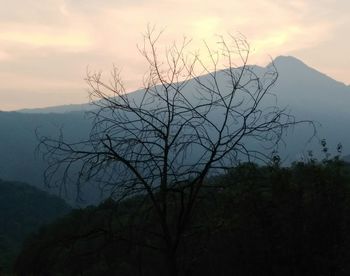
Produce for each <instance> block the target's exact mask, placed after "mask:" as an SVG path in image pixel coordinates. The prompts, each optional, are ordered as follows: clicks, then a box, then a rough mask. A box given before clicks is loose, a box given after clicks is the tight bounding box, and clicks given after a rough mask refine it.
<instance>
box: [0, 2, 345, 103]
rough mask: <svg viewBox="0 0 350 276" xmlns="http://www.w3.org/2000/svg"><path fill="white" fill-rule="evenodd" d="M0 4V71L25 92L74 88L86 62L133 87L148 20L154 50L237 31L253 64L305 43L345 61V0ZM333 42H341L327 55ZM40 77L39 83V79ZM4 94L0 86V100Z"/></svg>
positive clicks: (304, 47)
mask: <svg viewBox="0 0 350 276" xmlns="http://www.w3.org/2000/svg"><path fill="white" fill-rule="evenodd" d="M0 1H1V0H0ZM1 4H2V8H1V9H0V70H1V73H2V74H9V75H11V76H12V77H11V78H12V79H13V81H14V83H19V82H18V81H17V82H16V81H15V79H16V76H17V78H18V79H19V80H20V79H21V78H23V77H25V79H26V80H28V81H26V83H27V88H26V86H24V87H22V86H21V89H28V90H30V91H44V90H50V89H51V91H56V90H57V89H56V90H55V89H54V87H55V86H57V87H60V89H61V90H62V91H65V93H66V92H67V93H68V91H69V90H70V89H71V90H72V91H73V90H74V91H75V90H76V87H77V84H78V83H79V85H80V84H81V82H82V78H83V75H84V72H85V68H86V66H87V65H90V67H91V68H94V69H97V70H98V69H104V70H107V69H108V68H110V67H111V65H112V63H115V64H117V65H119V66H120V67H121V68H122V69H123V73H124V74H123V75H124V76H125V79H126V84H127V85H128V87H129V89H130V90H131V89H134V88H138V85H137V83H138V82H139V80H141V79H142V76H143V72H144V70H145V69H146V67H145V63H144V60H143V58H142V57H140V55H139V53H138V50H137V47H136V44H137V43H142V32H143V31H144V30H145V28H146V26H147V24H148V23H151V24H156V25H157V26H158V27H159V28H163V27H165V33H164V35H163V37H162V39H161V41H160V45H159V50H160V51H164V49H165V47H166V45H168V44H169V43H172V42H173V41H174V40H181V39H182V37H183V35H186V36H187V37H192V38H193V43H192V46H191V47H192V48H191V49H193V50H194V49H197V48H201V47H202V46H203V43H202V40H203V39H205V40H206V41H208V43H209V44H210V45H215V42H216V41H217V37H216V36H215V35H216V34H225V33H226V32H230V33H233V34H236V33H237V32H240V33H242V34H244V35H245V36H246V37H247V39H248V41H249V42H250V44H251V47H252V49H253V51H252V56H251V62H252V63H258V64H264V62H267V60H268V58H269V55H271V56H277V55H280V54H290V53H297V54H298V55H299V56H303V53H309V52H310V51H311V49H312V50H313V51H314V52H317V53H322V51H327V52H328V53H326V54H327V55H333V59H334V60H337V59H339V60H341V59H343V60H344V55H345V53H344V51H345V52H346V49H347V48H349V46H350V45H349V43H350V39H349V38H347V37H346V36H345V33H347V32H348V30H347V29H348V28H349V24H350V19H349V16H348V10H349V9H350V1H348V0H308V1H304V0H293V1H285V0H246V1H239V0H222V1H212V0H208V1H202V0H162V1H160V0H147V1H146V0H26V1H22V0H12V1H2V3H1ZM327 42H329V43H328V44H327ZM332 43H334V44H337V45H338V44H341V45H343V47H342V48H341V50H339V51H336V52H335V51H333V52H332V53H329V49H330V44H332ZM342 51H343V52H342ZM319 56H320V55H318V56H316V55H310V57H312V59H310V62H311V63H313V62H314V64H315V65H316V66H317V65H318V64H320V63H318V60H319ZM320 65H321V64H320ZM325 68H326V66H325ZM344 70H347V71H348V70H349V68H348V67H345V66H344V65H342V66H339V68H338V69H337V66H336V64H335V65H334V66H333V67H332V72H335V73H334V76H335V77H337V76H339V77H342V78H344V76H345V75H346V74H345V73H344V72H345V71H344ZM24 74H25V76H24ZM43 77H45V78H47V79H46V80H45V82H40V81H38V80H40V78H43ZM29 78H33V80H35V81H33V82H30V81H29ZM347 81H348V82H350V79H348V80H347ZM48 83H51V84H50V85H49V84H48ZM59 83H65V84H66V85H64V86H59ZM70 87H71V88H70ZM14 88H15V87H12V88H11V89H14ZM4 93H5V92H4V90H1V91H0V102H1V99H2V97H4ZM32 93H35V92H32ZM47 93H48V95H49V94H50V92H49V91H48V92H47ZM52 93H57V91H56V92H52ZM52 93H51V94H52ZM41 96H42V97H45V96H43V95H41ZM51 98H52V95H51ZM48 99H49V97H48ZM66 100H67V103H69V101H70V99H68V98H67V99H66ZM82 101H83V99H82ZM44 102H45V100H42V101H41V103H44ZM23 107H24V106H23ZM0 108H2V107H1V105H0Z"/></svg>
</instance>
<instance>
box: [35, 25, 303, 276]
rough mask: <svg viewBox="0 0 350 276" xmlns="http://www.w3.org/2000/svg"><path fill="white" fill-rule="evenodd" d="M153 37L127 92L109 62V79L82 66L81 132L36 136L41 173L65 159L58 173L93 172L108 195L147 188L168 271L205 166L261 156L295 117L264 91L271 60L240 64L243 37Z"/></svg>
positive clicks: (84, 175) (83, 175)
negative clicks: (84, 122) (199, 40)
mask: <svg viewBox="0 0 350 276" xmlns="http://www.w3.org/2000/svg"><path fill="white" fill-rule="evenodd" d="M159 38H160V34H159V33H156V32H155V31H154V30H152V29H149V30H148V31H147V32H146V34H145V36H144V45H143V46H142V47H140V48H139V50H140V53H141V54H142V55H143V56H144V58H145V60H146V61H147V64H148V66H149V70H148V73H147V75H146V76H145V78H144V82H143V83H144V87H143V89H141V90H139V91H137V92H135V93H130V94H128V93H127V91H126V89H125V87H124V84H123V82H122V79H121V77H120V74H119V71H118V70H117V68H114V69H113V71H112V78H111V80H110V81H104V80H103V78H102V74H101V73H90V72H88V74H87V83H88V84H89V87H90V97H91V101H92V103H93V104H94V105H95V106H96V109H94V110H93V111H91V112H90V115H91V116H92V117H93V127H92V130H91V134H90V137H89V138H88V139H87V140H86V141H78V142H77V143H68V142H65V141H64V139H63V138H62V137H61V138H60V139H51V138H49V137H42V138H41V145H42V146H44V147H45V152H46V155H47V156H48V157H49V158H48V160H49V167H48V169H47V170H46V179H47V180H48V181H50V179H52V176H53V175H54V174H56V173H57V172H60V171H61V170H60V169H61V168H63V170H64V177H63V181H62V183H66V181H67V179H68V177H69V175H70V171H71V169H72V167H74V166H76V165H74V164H77V165H78V166H79V174H78V175H77V179H78V182H77V183H78V187H79V185H80V183H84V182H85V181H88V180H91V179H94V180H95V181H98V182H99V183H101V185H103V187H104V188H106V189H107V188H108V189H109V192H110V195H111V196H112V197H113V198H115V199H119V200H120V199H122V198H125V197H130V196H132V195H136V194H142V195H144V196H145V197H147V198H148V200H149V201H150V202H151V206H152V208H153V211H154V212H155V214H156V216H157V218H158V221H159V225H158V226H159V229H160V231H159V233H158V235H159V236H160V237H161V240H162V242H163V246H162V248H161V250H163V252H164V256H165V263H166V266H167V267H168V272H169V275H178V274H181V271H180V270H181V269H180V265H179V263H178V251H179V247H180V246H181V243H182V241H183V237H184V233H185V232H186V231H187V229H188V227H189V225H190V223H191V219H192V217H193V214H194V211H195V207H196V204H197V202H198V198H199V196H200V191H201V190H203V188H204V187H205V186H206V179H207V178H208V176H210V175H212V174H215V173H219V172H220V171H223V170H225V169H226V168H229V167H232V166H233V165H234V164H235V162H239V160H250V159H252V158H253V159H255V160H256V159H259V160H268V152H269V151H268V150H266V149H273V148H275V146H276V145H277V144H278V142H279V141H280V140H281V139H282V134H283V132H284V130H285V129H286V128H288V127H290V126H293V125H294V124H296V123H297V122H295V120H294V118H293V117H292V116H290V115H289V114H288V113H287V112H286V111H285V109H280V108H278V106H277V105H276V104H275V98H274V96H273V95H271V94H270V93H269V91H270V88H271V87H272V86H273V85H274V84H275V82H276V80H277V77H278V73H277V71H276V68H275V67H274V65H273V64H271V66H269V67H268V68H267V69H266V70H265V71H264V72H257V71H256V70H255V69H254V67H252V66H249V65H248V57H249V52H250V48H249V45H248V43H247V41H246V40H245V38H242V37H238V38H237V37H234V36H229V38H228V39H224V37H219V42H218V45H219V47H218V48H217V50H213V49H211V48H210V47H209V46H208V45H207V44H204V45H205V49H206V56H207V59H206V60H204V59H202V57H201V56H200V55H198V54H191V53H189V52H188V51H187V48H188V45H189V43H190V41H189V40H187V39H184V41H183V42H182V43H181V45H177V44H173V45H172V46H171V47H170V48H168V49H167V50H166V51H165V55H164V56H163V55H162V54H161V53H160V51H159V49H158V48H157V45H158V44H157V42H158V40H159ZM208 60H209V61H210V62H209V63H208ZM237 63H238V64H237ZM249 145H250V146H249ZM257 145H258V146H257ZM262 146H263V147H262ZM75 169H76V168H75ZM174 202H175V203H174Z"/></svg>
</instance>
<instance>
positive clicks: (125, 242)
mask: <svg viewBox="0 0 350 276" xmlns="http://www.w3.org/2000/svg"><path fill="white" fill-rule="evenodd" d="M207 186H208V187H207V189H205V190H203V192H202V194H201V196H200V197H199V199H198V201H197V205H196V209H195V213H194V217H192V220H191V223H190V224H191V225H190V227H189V228H188V230H187V231H186V232H185V234H184V235H183V237H182V238H183V239H182V242H181V244H180V249H179V252H180V254H179V256H180V257H179V259H178V263H179V268H180V275H185V273H187V274H186V275H201V276H203V275H349V274H350V266H349V263H350V262H349V260H350V235H349V233H350V193H349V192H350V168H349V166H348V165H347V164H346V163H343V162H342V161H340V160H339V159H337V158H335V159H333V160H324V161H322V162H317V161H315V160H310V161H309V162H307V163H295V164H294V165H292V166H291V167H289V168H282V167H279V166H278V164H275V165H272V166H268V167H260V166H257V165H255V164H242V165H240V166H238V167H236V168H234V169H232V170H230V171H229V172H227V174H225V175H224V176H220V177H216V178H213V179H210V180H208V181H207ZM213 186H215V188H213ZM218 186H219V187H221V189H218ZM173 204H174V206H176V204H180V203H179V202H173ZM174 208H176V207H174ZM170 212H171V210H170ZM156 219H157V218H156V216H155V215H154V210H152V208H151V204H149V203H148V199H147V198H146V197H145V196H141V195H140V196H138V197H133V198H128V199H125V200H123V201H121V202H119V203H117V202H114V201H112V200H108V201H106V202H104V203H103V204H101V205H100V206H98V207H88V208H86V209H83V210H74V211H72V212H71V213H70V214H69V215H67V216H66V217H64V218H62V219H59V220H57V221H56V222H55V223H53V224H50V225H48V226H45V227H43V228H41V230H40V232H39V233H37V234H35V235H32V236H31V238H30V239H29V240H27V242H26V243H25V245H24V247H23V250H22V252H21V254H20V256H19V258H18V259H17V262H16V266H15V271H16V273H17V274H18V275H164V274H165V271H164V269H165V268H164V263H163V261H162V260H163V258H164V254H163V253H164V252H163V251H162V247H161V244H162V243H161V241H160V239H159V235H158V234H159V229H157V226H156V225H158V224H157V222H156Z"/></svg>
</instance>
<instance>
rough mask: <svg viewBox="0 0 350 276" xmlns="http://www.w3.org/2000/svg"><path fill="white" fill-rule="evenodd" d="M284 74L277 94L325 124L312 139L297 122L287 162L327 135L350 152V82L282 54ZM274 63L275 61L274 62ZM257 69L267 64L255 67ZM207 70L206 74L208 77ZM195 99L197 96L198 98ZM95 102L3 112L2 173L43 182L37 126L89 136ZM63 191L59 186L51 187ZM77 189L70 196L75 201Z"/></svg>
mask: <svg viewBox="0 0 350 276" xmlns="http://www.w3.org/2000/svg"><path fill="white" fill-rule="evenodd" d="M273 63H274V65H275V66H276V68H277V71H278V73H279V78H278V81H277V83H276V85H275V86H274V87H273V88H272V90H271V93H274V94H275V95H276V96H277V100H278V103H277V104H278V105H279V106H280V107H286V108H287V110H289V111H290V112H291V114H293V115H295V117H296V119H297V120H314V121H317V122H319V123H320V126H319V127H318V132H317V135H318V137H317V138H315V139H313V141H312V142H311V143H307V142H308V140H309V138H310V137H311V136H312V134H313V131H312V128H310V126H309V125H301V126H296V127H295V128H294V130H293V131H289V132H288V135H287V136H285V137H283V138H284V140H285V144H286V146H283V145H282V146H281V147H280V149H279V154H280V155H281V156H282V160H283V161H284V162H285V164H288V163H289V162H291V161H295V160H297V159H300V158H303V156H304V155H305V153H306V152H307V151H308V150H313V151H314V152H315V154H316V155H317V153H320V152H321V146H320V144H319V140H320V139H323V138H325V139H326V140H327V144H328V147H329V149H330V151H332V152H335V149H336V146H337V144H338V143H339V142H341V143H342V144H343V148H344V153H349V152H350V121H349V118H350V108H349V103H350V87H349V86H346V85H345V84H343V83H341V82H338V81H336V80H333V79H332V78H330V77H328V76H326V75H325V74H323V73H321V72H318V71H317V70H315V69H313V68H311V67H309V66H307V65H306V64H304V63H303V62H302V61H300V60H298V59H296V58H294V57H287V56H281V57H277V58H276V59H275V60H274V61H273ZM268 66H271V65H268ZM252 68H253V69H254V70H255V71H257V72H262V71H263V70H265V68H263V67H258V66H252ZM217 76H218V81H219V85H225V83H224V80H223V76H224V71H219V72H218V73H217ZM207 77H208V76H206V75H204V76H202V77H201V78H202V79H205V78H207ZM194 90H195V82H194V81H190V82H189V84H188V85H187V86H186V91H185V92H186V93H192V92H193V91H194ZM141 92H142V90H138V91H135V92H133V93H131V94H130V97H131V98H133V99H134V100H135V101H138V100H140V95H141V94H142V93H141ZM192 100H196V99H195V98H194V97H193V99H192ZM91 108H92V106H91V105H89V104H86V105H84V104H83V105H69V106H58V107H49V108H45V109H34V110H20V111H18V112H0V129H1V132H0V153H1V160H0V177H2V178H4V179H9V180H18V181H26V182H28V183H30V184H31V185H34V186H37V187H40V188H41V189H47V188H46V187H44V186H43V176H42V175H43V170H44V168H45V167H46V164H45V162H44V161H43V160H42V159H41V157H40V155H35V148H36V146H37V144H38V141H37V139H36V136H35V130H38V131H39V133H40V134H44V135H50V136H53V137H58V135H59V132H60V129H62V132H63V133H64V135H65V137H66V138H67V139H69V140H71V141H79V140H81V139H84V138H86V137H87V135H88V133H89V130H90V128H91V121H90V120H89V119H88V118H87V116H86V115H84V111H86V110H91ZM50 191H51V192H55V193H57V192H58V189H56V190H55V189H51V190H50ZM85 197H86V199H87V202H94V201H96V200H97V199H98V198H99V197H100V194H99V193H98V192H97V191H96V190H87V191H86V192H85ZM74 199H75V196H74V192H73V194H72V195H71V196H70V197H69V200H71V201H74Z"/></svg>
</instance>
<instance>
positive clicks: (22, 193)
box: [0, 180, 70, 274]
mask: <svg viewBox="0 0 350 276" xmlns="http://www.w3.org/2000/svg"><path fill="white" fill-rule="evenodd" d="M69 210H70V207H68V206H67V205H66V203H65V202H64V201H63V200H61V199H59V198H57V197H55V196H52V195H48V194H47V193H45V192H43V191H40V190H38V189H36V188H34V187H31V186H29V185H27V184H24V183H19V182H7V181H2V180H0V269H1V271H3V272H5V273H6V272H9V270H10V269H11V266H12V263H13V261H14V259H15V257H16V255H17V254H18V252H19V251H20V247H21V244H22V242H23V240H24V239H25V238H26V237H27V236H28V235H29V234H32V233H34V232H35V231H37V230H38V229H39V228H40V227H41V226H42V225H43V224H46V223H49V222H52V221H53V220H54V219H56V218H57V217H59V216H63V215H64V214H66V213H68V211H69ZM0 274H1V273H0Z"/></svg>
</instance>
